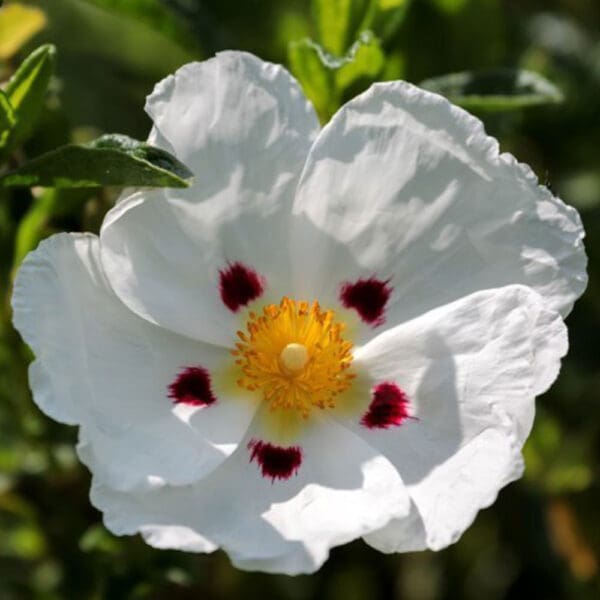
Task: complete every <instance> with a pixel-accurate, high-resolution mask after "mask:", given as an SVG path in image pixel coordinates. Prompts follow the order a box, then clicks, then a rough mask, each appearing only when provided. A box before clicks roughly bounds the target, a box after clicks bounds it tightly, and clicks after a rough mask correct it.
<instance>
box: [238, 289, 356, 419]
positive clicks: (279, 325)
mask: <svg viewBox="0 0 600 600" xmlns="http://www.w3.org/2000/svg"><path fill="white" fill-rule="evenodd" d="M334 317H335V314H334V312H333V311H331V310H327V311H324V310H321V307H320V306H319V303H318V302H314V303H313V304H312V305H310V304H309V303H308V302H296V301H295V300H291V299H290V298H287V297H285V298H283V300H282V301H281V303H280V304H279V305H277V304H269V305H268V306H265V308H264V309H263V311H262V314H256V313H253V312H251V313H250V319H249V321H248V325H247V332H243V331H238V332H237V334H238V337H239V338H240V342H239V343H237V344H236V349H235V350H233V351H232V354H233V355H234V356H236V357H237V360H236V363H237V364H238V365H239V367H240V369H241V371H242V373H243V375H242V377H241V378H240V379H239V380H238V381H237V383H238V385H239V386H241V387H243V388H245V389H247V390H251V391H259V392H261V393H262V396H263V399H264V400H265V401H266V402H268V403H269V405H270V408H271V410H276V409H293V410H297V411H298V412H300V413H301V415H302V416H303V417H305V418H306V417H308V415H309V413H310V411H311V409H312V408H315V407H317V408H333V407H334V406H335V398H336V396H337V395H338V394H340V393H341V392H343V391H345V390H346V389H348V387H349V386H350V384H351V382H352V379H354V377H355V376H354V375H353V374H352V373H350V372H349V367H350V365H351V363H352V352H351V350H352V343H351V342H348V341H346V340H344V338H343V337H342V331H343V329H344V325H343V323H339V322H336V321H335V320H334Z"/></svg>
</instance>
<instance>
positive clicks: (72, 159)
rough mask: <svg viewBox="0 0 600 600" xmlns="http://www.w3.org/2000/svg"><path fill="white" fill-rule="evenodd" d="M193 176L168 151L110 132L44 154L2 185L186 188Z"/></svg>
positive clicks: (8, 176) (4, 179)
mask: <svg viewBox="0 0 600 600" xmlns="http://www.w3.org/2000/svg"><path fill="white" fill-rule="evenodd" d="M192 176H193V174H192V172H191V171H190V170H189V169H188V168H187V167H186V166H185V165H184V164H183V163H181V162H179V161H178V160H177V159H176V158H175V157H173V156H171V155H170V154H169V153H168V152H165V151H164V150H161V149H160V148H155V147H154V146H150V145H149V144H146V143H145V142H139V141H137V140H134V139H131V138H130V137H127V136H125V135H119V134H109V135H103V136H102V137H100V138H98V139H97V140H94V141H93V142H90V143H88V144H68V145H66V146H61V147H60V148H57V149H56V150H52V151H50V152H47V153H46V154H42V155H41V156H38V157H37V158H34V159H33V160H31V161H29V162H28V163H27V164H25V165H23V166H22V167H20V168H19V169H17V170H16V171H12V172H11V173H7V174H6V175H4V176H2V177H0V186H4V187H13V186H28V187H32V186H44V187H100V186H107V185H111V186H119V187H129V186H132V187H173V188H184V187H188V186H189V185H190V182H189V180H190V179H191V178H192Z"/></svg>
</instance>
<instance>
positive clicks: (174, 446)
mask: <svg viewBox="0 0 600 600" xmlns="http://www.w3.org/2000/svg"><path fill="white" fill-rule="evenodd" d="M98 246H99V243H98V238H96V237H95V236H91V235H69V234H59V235H56V236H53V237H51V238H49V239H48V240H46V241H44V242H42V244H40V246H39V247H38V249H37V250H36V251H34V252H32V253H30V254H29V255H28V257H27V258H26V260H25V261H24V263H23V265H22V267H21V269H20V270H19V274H18V276H17V279H16V282H15V289H14V294H13V308H14V322H15V327H16V328H17V329H18V330H19V331H20V332H21V334H22V335H23V338H24V339H25V341H26V342H27V343H28V344H29V345H30V346H31V348H32V350H33V351H34V353H35V354H36V356H37V360H36V361H35V362H34V363H33V365H32V367H31V380H30V382H31V387H32V390H33V394H34V399H35V400H36V402H37V403H38V405H39V406H40V408H41V409H42V410H43V411H44V412H46V413H47V414H48V415H50V416H51V417H53V418H55V419H58V420H60V421H64V422H67V423H71V424H81V426H82V439H81V442H80V446H79V451H80V455H81V458H82V460H83V461H84V462H85V463H86V464H87V465H88V466H89V467H90V469H91V470H92V471H94V472H95V473H96V474H97V475H98V476H99V477H100V478H101V479H103V480H106V481H107V482H109V483H110V485H112V486H114V487H117V488H125V489H126V488H129V487H132V486H137V485H149V484H150V483H152V482H156V481H161V480H164V481H168V482H171V483H187V482H190V481H195V480H196V479H198V478H200V477H202V476H204V475H206V473H208V472H210V471H211V470H212V469H214V468H215V467H216V466H217V465H218V464H220V463H221V462H222V461H224V460H225V458H226V457H227V456H228V455H229V454H231V452H233V450H234V449H235V447H236V445H237V443H238V442H239V440H240V439H241V438H242V436H243V435H244V434H245V431H246V429H247V427H248V425H249V423H250V421H251V419H252V415H253V413H254V405H253V404H252V403H251V402H241V401H238V400H229V399H228V398H221V397H220V395H219V393H218V390H214V391H215V394H216V395H217V397H218V398H219V399H218V401H217V402H216V403H214V404H212V405H210V406H208V407H202V408H199V409H196V411H195V412H196V414H193V415H186V418H185V419H182V418H180V416H179V415H178V412H177V410H174V409H173V408H172V400H171V399H170V398H169V397H168V386H169V384H170V383H171V382H172V381H173V380H174V379H175V377H176V376H177V374H178V373H179V372H180V370H181V368H182V367H186V366H195V365H198V364H200V365H202V366H203V367H205V368H207V369H208V370H209V372H210V371H211V370H212V371H215V370H217V369H218V368H221V367H222V365H223V363H224V362H225V361H226V360H229V357H228V356H227V353H226V352H225V351H224V350H222V349H220V348H216V347H214V346H207V345H204V344H201V343H199V342H194V341H192V340H190V339H189V338H184V337H182V336H178V335H175V334H172V333H169V332H167V331H164V330H161V329H160V328H158V327H156V326H154V325H151V324H149V323H147V322H146V321H144V320H143V319H140V318H139V317H137V316H136V315H135V314H133V313H132V312H131V311H129V310H128V309H127V308H126V307H125V306H124V305H123V304H122V303H121V302H120V301H119V299H118V298H117V297H116V296H115V295H114V293H113V292H112V290H111V289H110V287H109V286H108V284H107V282H106V279H105V276H104V274H103V272H102V270H101V267H100V265H99V256H98V255H99V248H98ZM213 387H214V386H213Z"/></svg>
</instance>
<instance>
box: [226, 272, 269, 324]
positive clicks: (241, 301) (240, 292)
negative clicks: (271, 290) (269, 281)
mask: <svg viewBox="0 0 600 600" xmlns="http://www.w3.org/2000/svg"><path fill="white" fill-rule="evenodd" d="M219 291H220V292H221V300H223V303H224V304H225V306H226V307H227V308H228V309H229V310H232V311H233V312H237V311H238V310H239V309H240V308H241V307H242V306H246V304H248V302H251V301H252V300H256V298H258V297H259V296H260V295H261V294H262V293H263V291H264V280H263V279H262V278H261V277H260V276H259V275H258V273H256V271H253V270H252V269H250V268H249V267H246V266H245V265H243V264H242V263H241V262H234V263H233V264H230V265H228V267H227V268H226V269H222V270H221V271H219Z"/></svg>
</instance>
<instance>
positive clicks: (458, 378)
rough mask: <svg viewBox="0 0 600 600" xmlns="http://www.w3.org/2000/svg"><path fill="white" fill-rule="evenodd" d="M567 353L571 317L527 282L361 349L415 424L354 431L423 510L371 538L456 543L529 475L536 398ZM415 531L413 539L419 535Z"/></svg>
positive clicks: (356, 426)
mask: <svg viewBox="0 0 600 600" xmlns="http://www.w3.org/2000/svg"><path fill="white" fill-rule="evenodd" d="M566 351H567V334H566V328H565V326H564V324H563V322H562V319H561V317H560V315H559V314H558V313H556V312H554V311H551V310H549V309H548V308H547V307H546V304H545V303H544V301H543V299H542V298H541V297H540V296H539V295H538V294H537V293H536V292H534V291H532V290H530V289H529V288H526V287H523V286H508V287H505V288H500V289H497V290H488V291H484V292H477V293H475V294H472V295H470V296H468V297H467V298H463V299H461V300H458V301H456V302H454V303H452V304H449V305H447V306H445V307H441V308H438V309H435V310H433V311H430V312H428V313H426V314H425V315H422V316H421V317H418V318H416V319H414V320H412V321H409V322H407V323H404V324H402V325H399V326H397V327H396V328H394V329H393V330H390V331H387V332H385V333H383V334H381V335H379V336H377V337H376V338H375V339H374V340H372V341H371V342H369V343H368V344H367V345H365V346H363V347H362V348H359V349H357V351H356V353H355V360H356V365H357V366H358V367H359V368H360V367H361V366H362V368H363V369H365V370H366V371H367V372H368V375H369V378H370V379H371V380H372V381H374V382H379V381H391V382H394V383H395V384H396V385H398V386H399V387H400V388H401V389H402V390H403V392H404V394H405V395H406V398H407V399H408V402H409V406H410V414H411V415H412V416H413V417H414V418H413V419H407V420H404V421H402V422H401V423H400V424H399V425H398V426H397V427H390V428H388V429H375V428H367V427H364V426H362V425H361V424H360V417H357V418H355V419H354V420H353V423H352V424H349V426H350V427H351V428H352V429H353V430H355V431H357V432H359V433H360V435H361V436H362V437H363V438H364V439H365V440H366V441H367V442H368V443H369V444H370V445H372V446H374V447H375V448H378V449H379V450H380V451H381V452H382V453H383V454H384V455H385V456H387V457H388V458H389V459H390V460H391V461H392V462H393V464H394V465H395V466H396V468H397V469H398V471H399V473H400V475H401V476H402V479H403V481H404V482H405V483H406V485H407V487H408V490H409V493H410V496H411V498H412V500H413V502H414V505H415V506H414V507H413V510H412V511H411V516H410V519H409V522H406V523H404V522H399V523H391V524H390V525H389V526H387V527H386V528H384V529H383V530H382V531H381V532H377V533H375V534H373V535H371V536H370V537H369V538H368V540H367V541H368V542H369V543H370V544H372V545H374V546H375V547H376V548H379V549H381V550H384V551H404V550H407V549H416V548H415V544H417V539H418V538H415V537H413V538H412V539H410V540H409V539H407V538H406V537H405V535H406V534H405V533H404V532H407V531H410V532H413V533H414V532H415V530H416V529H418V528H419V525H418V521H419V519H420V520H422V523H423V529H424V531H425V535H424V536H422V538H420V539H421V542H419V544H422V548H424V547H429V548H432V549H435V550H437V549H440V548H443V547H445V546H447V545H449V544H451V543H453V542H455V541H456V540H457V539H458V537H459V536H460V535H461V534H462V532H463V531H464V530H465V529H466V528H467V527H468V526H469V525H470V524H471V522H472V521H473V519H474V518H475V516H476V514H477V511H478V510H479V509H481V508H483V507H486V506H489V505H490V504H491V503H492V502H493V501H494V499H495V497H496V495H497V493H498V491H499V490H500V489H501V488H502V487H503V486H504V485H506V484H507V483H509V482H510V481H512V480H514V479H516V478H518V477H519V476H520V474H521V469H522V460H521V456H520V449H521V447H522V445H523V443H524V441H525V439H526V437H527V435H528V433H529V431H530V429H531V425H532V421H533V416H534V411H535V404H534V398H535V395H536V394H538V393H540V392H541V391H542V390H543V389H544V388H545V387H546V386H547V385H549V383H550V382H551V381H552V380H553V379H554V378H555V377H556V376H557V374H558V370H559V367H560V358H561V357H562V356H563V355H564V354H565V353H566ZM411 535H412V534H411Z"/></svg>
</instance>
